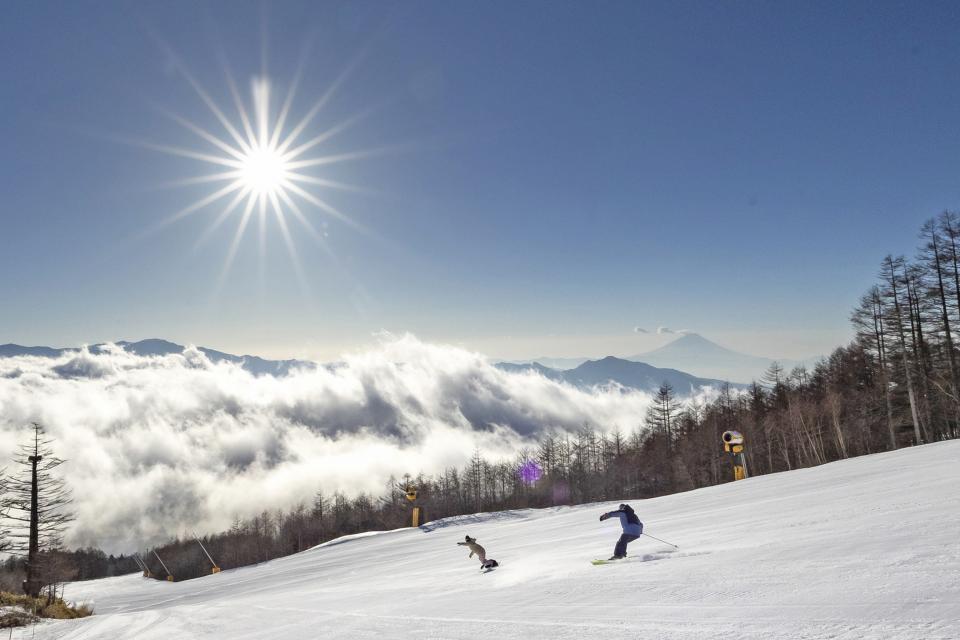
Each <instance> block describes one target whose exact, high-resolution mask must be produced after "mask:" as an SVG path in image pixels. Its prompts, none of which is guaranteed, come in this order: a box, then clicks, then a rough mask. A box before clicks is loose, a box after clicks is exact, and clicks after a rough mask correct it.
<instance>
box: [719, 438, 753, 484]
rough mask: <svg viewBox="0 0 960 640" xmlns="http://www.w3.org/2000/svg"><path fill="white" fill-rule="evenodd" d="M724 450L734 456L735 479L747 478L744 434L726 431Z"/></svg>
mask: <svg viewBox="0 0 960 640" xmlns="http://www.w3.org/2000/svg"><path fill="white" fill-rule="evenodd" d="M721 437H722V438H723V450H724V451H726V452H727V453H729V454H730V455H731V456H733V479H734V480H743V479H744V478H746V477H747V459H746V458H745V457H744V455H743V434H742V433H740V432H739V431H724V432H723V436H721Z"/></svg>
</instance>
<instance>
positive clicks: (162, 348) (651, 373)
mask: <svg viewBox="0 0 960 640" xmlns="http://www.w3.org/2000/svg"><path fill="white" fill-rule="evenodd" d="M116 344H117V345H118V346H121V347H123V348H124V349H125V350H127V351H129V352H131V353H135V354H137V355H141V356H163V355H169V354H175V353H182V352H183V349H184V347H183V345H179V344H176V343H174V342H169V341H167V340H159V339H156V338H153V339H149V340H140V341H139V342H127V341H120V342H117V343H116ZM104 346H105V345H103V344H96V345H93V346H91V347H89V349H90V352H91V353H100V352H101V351H102V350H103V348H104ZM198 349H199V351H201V352H202V353H203V354H205V355H206V356H207V357H208V358H210V360H211V361H212V362H233V363H236V364H239V365H240V366H241V367H243V368H244V369H246V370H247V371H249V372H250V373H252V374H254V375H257V376H262V375H273V376H285V375H287V374H288V373H290V371H292V370H294V369H303V368H315V367H318V366H321V365H318V364H317V363H315V362H310V361H306V360H266V359H264V358H261V357H259V356H251V355H243V356H238V355H233V354H231V353H224V352H223V351H217V350H215V349H208V348H206V347H198ZM70 351H77V349H76V348H67V349H55V348H51V347H24V346H21V345H17V344H4V345H0V358H2V357H12V356H40V357H46V358H56V357H60V356H62V355H64V354H65V353H67V352H70ZM814 360H815V359H810V360H806V361H796V360H776V362H779V363H780V365H781V366H783V368H784V369H785V370H787V371H789V370H790V369H792V368H793V367H795V366H797V365H801V364H803V365H807V366H810V365H811V364H812V363H813V362H814ZM773 362H775V360H774V359H773V358H763V357H760V356H751V355H747V354H745V353H738V352H736V351H732V350H730V349H727V348H726V347H721V346H720V345H718V344H716V343H715V342H711V341H710V340H707V339H706V338H704V337H703V336H701V335H698V334H696V333H688V334H685V335H683V336H681V337H679V338H677V339H676V340H674V341H673V342H671V343H669V344H667V345H665V346H663V347H660V348H659V349H655V350H653V351H649V352H647V353H641V354H638V355H635V356H631V357H629V358H615V357H613V356H608V357H606V358H602V359H598V360H589V359H587V358H541V359H538V360H537V361H534V362H530V361H526V362H500V363H497V365H496V366H497V367H499V368H500V369H502V370H504V371H530V370H534V371H537V372H539V373H540V374H541V375H543V376H544V377H546V378H549V379H551V380H558V381H563V382H568V383H570V384H573V385H576V386H578V387H581V388H586V387H591V386H595V385H602V384H607V383H610V382H616V383H618V384H620V385H622V386H624V387H627V388H631V389H641V390H644V391H656V390H657V388H659V386H660V384H661V383H662V382H664V381H666V382H669V383H670V384H671V386H673V388H674V389H675V390H676V392H677V393H678V394H680V395H689V394H690V393H692V392H695V391H696V390H697V389H701V388H703V387H707V386H712V387H716V386H719V385H721V384H723V383H724V381H731V382H734V381H735V382H737V383H739V384H732V385H731V386H733V387H743V386H745V383H748V382H750V381H752V380H759V379H760V378H761V377H762V376H763V373H764V372H765V371H766V370H767V369H768V368H769V367H770V365H771V364H772V363H773ZM688 372H690V373H688Z"/></svg>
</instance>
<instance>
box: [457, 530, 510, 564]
mask: <svg viewBox="0 0 960 640" xmlns="http://www.w3.org/2000/svg"><path fill="white" fill-rule="evenodd" d="M457 544H458V545H460V546H461V547H467V548H468V549H470V557H471V558H472V557H473V554H477V558H479V559H480V568H481V569H492V568H494V567H499V566H500V564H499V563H498V562H497V561H496V560H494V559H492V558H491V559H490V560H487V550H486V549H484V548H483V547H481V546H480V545H479V544H477V539H476V538H471V537H470V536H466V537H465V540H464V542H458V543H457Z"/></svg>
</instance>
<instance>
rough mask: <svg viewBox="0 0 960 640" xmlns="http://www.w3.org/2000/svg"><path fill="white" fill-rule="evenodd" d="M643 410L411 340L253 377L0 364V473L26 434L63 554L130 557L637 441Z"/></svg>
mask: <svg viewBox="0 0 960 640" xmlns="http://www.w3.org/2000/svg"><path fill="white" fill-rule="evenodd" d="M649 400H650V398H649V396H648V395H647V394H644V393H640V392H635V391H624V390H623V389H619V388H614V389H594V390H593V391H590V392H587V391H582V390H578V389H575V388H573V387H571V386H568V385H565V384H558V383H556V382H553V381H550V380H547V379H546V378H543V377H541V376H539V375H537V374H535V373H530V372H526V373H508V372H505V371H501V370H499V369H497V368H496V367H494V366H492V365H491V364H490V363H489V362H488V361H487V360H486V358H485V357H484V356H482V355H480V354H477V353H472V352H469V351H465V350H463V349H458V348H454V347H449V346H439V345H432V344H427V343H423V342H420V341H418V340H417V339H416V338H414V337H412V336H404V337H400V338H389V337H388V338H385V339H384V340H383V341H382V342H381V344H380V345H379V346H378V347H376V348H373V349H371V350H369V351H366V352H362V353H357V354H353V355H348V356H345V357H344V358H343V360H342V362H341V363H340V364H339V365H337V366H336V367H331V368H324V367H321V368H318V369H317V370H311V371H300V372H295V373H293V374H291V375H289V376H287V377H283V378H274V377H270V376H263V377H254V376H253V375H251V374H249V373H247V372H246V371H244V370H243V369H241V368H240V367H239V366H237V365H234V364H230V363H217V364H214V363H211V362H210V361H209V360H208V359H207V358H206V356H204V355H203V354H202V353H201V352H199V351H198V350H196V349H194V348H187V349H185V350H184V352H183V353H182V354H177V355H169V356H162V357H141V356H136V355H133V354H130V353H127V352H125V351H123V350H122V349H120V348H118V347H117V348H111V349H108V350H107V351H106V352H105V353H102V354H91V353H89V352H87V351H81V352H75V353H72V354H68V355H65V356H63V357H61V358H56V359H51V358H39V357H15V358H0V465H2V464H4V462H2V461H7V460H10V458H11V456H12V454H13V452H14V450H15V448H16V446H17V444H18V443H19V442H21V441H22V440H23V438H24V437H25V436H26V426H27V425H28V424H29V423H30V422H31V421H37V422H40V423H42V424H43V425H44V426H45V427H46V429H47V431H48V432H49V434H50V435H51V436H52V437H53V438H54V439H55V448H56V452H57V453H58V454H59V455H60V456H61V457H64V458H67V459H68V463H67V464H66V465H64V466H63V467H62V469H63V470H64V474H65V475H67V476H68V480H69V484H70V485H71V486H72V488H73V490H74V496H75V504H74V508H75V511H76V514H77V521H76V523H75V524H74V526H73V528H72V530H71V531H70V532H69V534H68V539H67V542H68V544H69V545H71V546H77V545H87V544H92V545H98V546H101V547H103V548H104V549H106V550H108V551H114V552H115V551H129V550H132V549H135V548H139V547H140V545H143V544H148V543H152V542H157V541H161V540H164V539H166V538H167V537H169V536H170V535H173V534H180V533H183V532H188V531H191V530H197V531H200V532H205V531H217V530H222V529H225V528H227V527H228V526H229V523H230V521H231V520H232V518H233V517H234V516H236V515H240V516H242V517H246V516H249V515H252V514H254V513H258V512H260V511H262V510H263V509H265V508H269V509H277V508H288V507H290V506H292V505H293V504H295V503H297V502H298V501H302V500H303V501H309V500H310V499H311V498H312V496H313V494H314V493H315V491H316V490H317V489H319V488H321V487H322V488H323V489H324V490H325V491H328V492H329V491H333V490H334V489H341V490H344V491H346V492H348V493H354V492H358V491H370V492H375V493H379V492H381V491H382V490H383V489H384V487H385V486H386V482H387V480H388V478H389V476H390V475H391V474H393V475H396V476H398V477H399V476H401V475H403V474H404V473H411V474H415V473H417V472H419V471H424V472H427V473H432V472H436V471H439V470H442V469H443V468H444V467H447V466H451V465H461V464H463V463H464V462H466V461H467V460H468V459H469V457H470V455H471V454H472V452H473V449H474V447H475V446H478V447H480V450H481V451H482V452H483V453H484V454H485V455H487V456H489V457H499V456H507V455H511V454H513V453H514V452H515V451H516V450H517V449H519V448H520V447H522V446H524V445H525V444H529V443H530V442H531V440H532V439H533V438H535V437H536V436H537V435H539V434H541V433H543V432H544V431H548V430H554V429H566V430H575V429H577V428H579V427H581V426H582V425H583V424H584V423H589V424H591V425H595V426H597V427H598V428H602V429H613V428H614V427H620V428H621V429H623V430H630V429H632V428H634V427H636V426H637V425H638V424H639V423H640V421H641V420H642V417H643V415H644V413H645V412H646V408H647V406H648V403H649Z"/></svg>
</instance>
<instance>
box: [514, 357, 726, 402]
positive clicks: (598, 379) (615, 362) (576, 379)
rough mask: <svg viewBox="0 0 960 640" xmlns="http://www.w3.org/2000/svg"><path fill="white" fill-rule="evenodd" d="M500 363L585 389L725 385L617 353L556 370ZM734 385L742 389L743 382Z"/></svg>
mask: <svg viewBox="0 0 960 640" xmlns="http://www.w3.org/2000/svg"><path fill="white" fill-rule="evenodd" d="M496 366H497V367H498V368H500V369H503V370H504V371H514V372H518V371H536V372H538V373H540V374H541V375H542V376H544V377H546V378H550V379H551V380H558V381H563V382H568V383H570V384H572V385H574V386H577V387H581V388H587V387H592V386H596V385H603V384H609V383H611V382H616V383H617V384H620V385H622V386H624V387H627V388H631V389H638V390H641V391H648V392H651V393H652V392H655V391H656V390H657V389H659V388H660V385H661V384H663V383H664V382H668V383H670V385H671V386H672V387H673V389H674V392H675V393H676V394H677V395H678V396H688V395H691V394H693V393H696V392H697V391H699V390H700V389H703V388H704V387H719V386H721V385H723V384H724V382H723V381H722V380H716V379H710V378H698V377H696V376H693V375H690V374H689V373H684V372H683V371H677V370H676V369H660V368H657V367H654V366H652V365H649V364H646V363H644V362H632V361H630V360H622V359H620V358H614V357H613V356H608V357H606V358H603V359H601V360H588V361H587V362H584V363H583V364H581V365H580V366H578V367H575V368H573V369H567V370H560V369H553V368H550V367H546V366H544V365H542V364H540V363H539V362H534V363H532V364H514V363H509V362H500V363H498V364H497V365H496ZM731 386H733V387H734V388H740V387H742V386H743V385H736V384H734V385H731Z"/></svg>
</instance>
